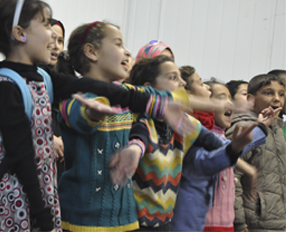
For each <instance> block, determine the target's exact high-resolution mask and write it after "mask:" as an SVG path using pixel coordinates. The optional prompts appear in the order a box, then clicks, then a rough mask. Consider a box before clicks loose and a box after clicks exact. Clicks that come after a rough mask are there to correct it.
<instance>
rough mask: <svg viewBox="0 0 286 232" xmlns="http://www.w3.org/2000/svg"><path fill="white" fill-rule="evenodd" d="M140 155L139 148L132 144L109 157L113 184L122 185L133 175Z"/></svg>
mask: <svg viewBox="0 0 286 232" xmlns="http://www.w3.org/2000/svg"><path fill="white" fill-rule="evenodd" d="M140 156H141V148H140V147H139V146H138V145H135V144H132V145H130V146H128V147H126V148H124V149H122V150H121V151H120V152H118V153H116V154H115V155H114V156H112V157H111V160H110V163H109V168H110V176H111V180H112V183H113V184H118V185H120V186H121V187H124V186H125V185H126V183H127V181H128V179H131V178H132V176H133V175H134V173H135V171H136V169H137V166H138V163H139V160H140Z"/></svg>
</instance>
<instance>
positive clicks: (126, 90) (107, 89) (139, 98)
mask: <svg viewBox="0 0 286 232" xmlns="http://www.w3.org/2000/svg"><path fill="white" fill-rule="evenodd" d="M45 69H46V71H47V72H48V73H49V74H50V75H51V77H52V82H53V87H54V88H53V89H54V97H55V100H57V99H68V98H70V97H71V94H73V93H76V92H83V93H87V92H90V93H94V94H96V95H97V96H104V97H106V98H108V99H109V101H110V105H111V106H113V105H120V106H121V107H122V108H125V107H129V109H130V110H131V111H132V112H134V113H146V114H147V115H149V116H151V117H152V118H162V116H163V114H164V109H165V107H166V106H167V104H168V101H169V100H170V99H171V100H174V101H179V102H181V103H182V104H183V105H189V99H188V97H187V94H186V93H185V91H183V90H181V89H180V90H179V91H176V92H169V91H165V92H164V91H163V92H162V91H158V90H154V89H152V88H151V87H148V88H144V87H135V86H132V85H124V86H117V85H114V84H110V83H107V82H103V81H99V80H94V79H91V78H89V77H84V78H75V77H74V76H70V75H66V74H62V73H57V72H55V71H53V70H50V69H48V68H45Z"/></svg>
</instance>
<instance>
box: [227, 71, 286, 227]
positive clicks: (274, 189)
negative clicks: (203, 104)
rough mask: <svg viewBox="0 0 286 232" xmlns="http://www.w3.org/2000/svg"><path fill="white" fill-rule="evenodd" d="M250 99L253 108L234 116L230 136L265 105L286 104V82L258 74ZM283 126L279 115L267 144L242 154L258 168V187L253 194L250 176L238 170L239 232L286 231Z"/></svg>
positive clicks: (228, 135) (237, 214) (285, 154)
mask: <svg viewBox="0 0 286 232" xmlns="http://www.w3.org/2000/svg"><path fill="white" fill-rule="evenodd" d="M247 100H248V101H253V103H254V106H253V109H252V111H250V112H247V113H240V114H238V115H237V116H235V117H234V118H233V119H232V126H231V127H230V129H229V130H228V131H227V132H226V136H227V137H228V138H231V137H232V133H233V130H234V128H235V127H236V125H237V124H238V123H239V124H240V125H241V126H243V125H249V124H252V123H253V122H254V121H256V120H257V115H258V114H259V113H260V112H261V110H263V109H264V108H267V107H269V106H271V107H272V108H273V109H276V108H278V107H283V106H284V102H285V84H284V82H283V81H282V80H281V79H280V78H279V77H276V76H273V75H269V74H263V75H258V76H255V77H253V78H252V79H251V80H250V82H249V85H248V96H247ZM276 116H278V115H276ZM282 126H283V121H282V119H281V118H279V117H276V119H275V120H274V121H273V122H272V123H271V125H270V126H269V127H268V129H267V131H268V136H267V138H266V143H265V144H264V145H260V146H259V147H257V148H255V149H252V150H251V151H250V152H249V153H248V154H246V155H244V156H243V157H242V159H244V160H245V161H246V162H248V163H249V164H251V165H253V166H255V167H256V169H257V182H256V189H255V190H253V192H252V193H250V192H249V191H246V188H245V181H246V179H245V178H244V176H243V174H242V173H241V172H239V171H238V170H237V169H235V177H236V178H237V180H236V199H235V221H234V226H235V231H251V230H252V231H254V230H256V231H257V230H283V231H284V230H285V227H286V220H285V217H286V183H285V178H286V153H285V152H286V146H285V140H284V137H283V131H282V129H281V127H282ZM253 195H255V196H257V197H256V200H255V201H253V198H252V197H251V196H253Z"/></svg>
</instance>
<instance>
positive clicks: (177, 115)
mask: <svg viewBox="0 0 286 232" xmlns="http://www.w3.org/2000/svg"><path fill="white" fill-rule="evenodd" d="M164 118H165V119H166V121H167V122H168V123H169V124H170V126H171V127H172V129H173V130H174V131H175V132H176V133H177V134H179V135H182V136H185V135H187V134H191V133H192V132H193V131H195V130H196V126H195V125H194V124H193V123H192V121H191V120H190V118H189V117H188V116H187V115H185V113H184V112H183V111H182V110H181V105H180V104H178V103H175V102H169V103H168V107H167V108H166V110H165V113H164Z"/></svg>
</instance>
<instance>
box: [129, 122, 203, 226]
mask: <svg viewBox="0 0 286 232" xmlns="http://www.w3.org/2000/svg"><path fill="white" fill-rule="evenodd" d="M141 121H142V122H143V123H144V124H145V125H146V127H147V128H148V130H149V132H150V133H149V134H150V143H149V146H148V148H147V150H146V152H145V154H144V156H143V158H142V159H141V160H140V162H139V167H138V169H137V171H136V173H135V175H134V177H133V191H134V196H135V200H136V204H137V214H138V218H139V223H140V225H143V226H148V227H158V226H161V225H163V224H165V223H167V222H169V221H170V220H171V218H172V217H173V208H174V206H175V202H176V197H177V192H178V185H179V182H180V178H181V170H182V162H183V158H184V155H185V152H186V151H187V150H188V148H189V147H190V146H191V145H192V144H193V143H194V142H195V140H196V138H197V137H198V135H199V132H200V128H201V127H200V126H201V124H200V123H199V122H198V121H196V120H194V123H195V124H196V125H197V130H196V131H195V132H194V133H192V134H190V135H188V136H186V137H185V138H184V139H183V138H182V137H181V136H179V135H177V134H174V133H173V136H172V139H171V141H170V143H168V144H159V142H158V141H159V140H158V134H157V132H156V129H155V125H154V122H153V121H152V120H147V119H141Z"/></svg>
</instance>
